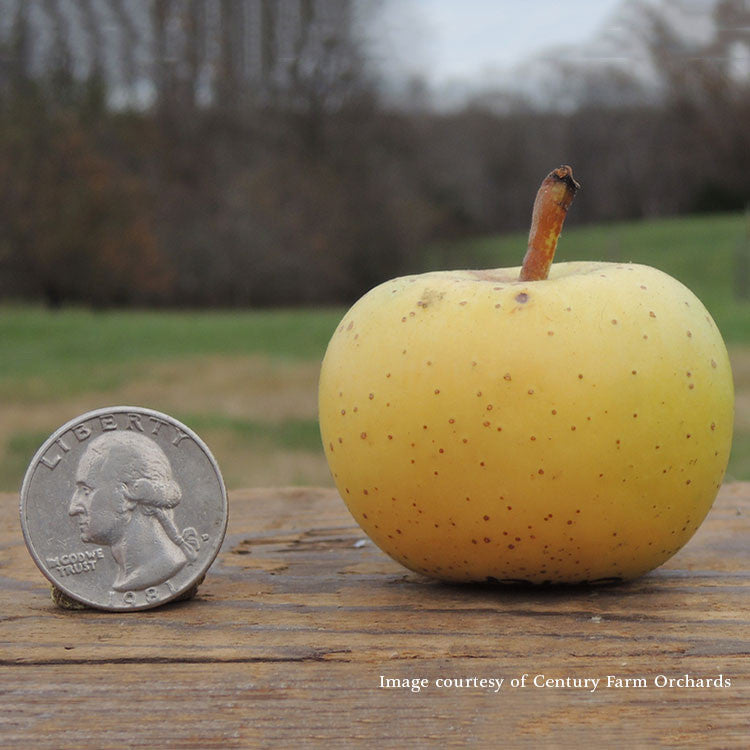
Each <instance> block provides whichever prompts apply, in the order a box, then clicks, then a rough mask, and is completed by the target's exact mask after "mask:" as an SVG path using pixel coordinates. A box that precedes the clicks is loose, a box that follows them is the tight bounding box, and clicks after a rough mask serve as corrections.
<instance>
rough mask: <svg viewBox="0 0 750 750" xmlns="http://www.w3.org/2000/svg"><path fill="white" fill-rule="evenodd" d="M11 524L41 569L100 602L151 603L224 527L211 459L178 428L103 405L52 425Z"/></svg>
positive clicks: (143, 412) (180, 578)
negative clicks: (17, 525)
mask: <svg viewBox="0 0 750 750" xmlns="http://www.w3.org/2000/svg"><path fill="white" fill-rule="evenodd" d="M20 509H21V526H22V528H23V534H24V538H25V540H26V546H27V547H28V549H29V552H30V553H31V555H32V557H33V558H34V560H35V562H36V564H37V565H38V566H39V569H40V570H41V571H42V573H43V574H44V575H45V576H46V577H47V578H48V579H49V580H50V582H51V583H52V584H53V586H55V587H56V588H58V589H59V590H60V591H62V592H63V593H64V594H67V595H68V596H69V597H71V598H72V599H75V600H76V601H79V602H82V603H83V604H87V605H89V606H90V607H95V608H97V609H104V610H115V611H122V610H140V609H148V608H151V607H156V606H158V605H160V604H164V603H166V602H169V601H171V600H172V599H176V598H177V597H179V596H180V595H181V594H184V593H185V592H186V591H188V590H189V589H190V588H191V587H192V586H193V585H195V583H196V581H198V580H199V579H200V578H201V576H203V575H204V573H205V572H206V570H207V569H208V567H209V566H210V565H211V563H212V562H213V560H214V558H215V557H216V555H217V554H218V552H219V548H220V546H221V543H222V541H223V539H224V534H225V532H226V527H227V495H226V489H225V487H224V481H223V479H222V476H221V472H220V471H219V467H218V464H217V463H216V460H215V459H214V457H213V456H212V455H211V452H210V451H209V449H208V448H207V446H206V445H205V443H204V442H203V441H202V440H201V439H200V438H199V437H198V436H197V435H196V434H195V433H194V432H193V431H192V430H191V429H189V428H188V427H186V426H185V425H184V424H182V423H181V422H178V421H177V420H176V419H173V418H172V417H170V416H168V415H166V414H162V413H160V412H158V411H153V410H151V409H144V408H140V407H132V406H113V407H108V408H104V409H97V410H95V411H91V412H88V413H86V414H82V415H81V416H80V417H77V418H76V419H73V420H71V421H70V422H68V423H67V424H65V425H63V426H62V427H60V428H59V429H58V430H56V431H55V432H54V433H53V434H52V435H50V437H49V438H48V439H47V440H46V441H45V443H44V444H43V445H42V447H41V448H40V449H39V451H38V452H37V453H36V455H35V456H34V458H33V459H32V461H31V464H30V465H29V468H28V470H27V472H26V476H25V478H24V480H23V485H22V487H21V508H20Z"/></svg>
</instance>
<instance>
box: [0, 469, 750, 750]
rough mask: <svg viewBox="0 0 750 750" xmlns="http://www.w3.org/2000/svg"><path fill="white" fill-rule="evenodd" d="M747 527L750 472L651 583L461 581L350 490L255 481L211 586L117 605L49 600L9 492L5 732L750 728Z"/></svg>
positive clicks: (608, 741) (533, 741) (274, 736)
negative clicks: (126, 609)
mask: <svg viewBox="0 0 750 750" xmlns="http://www.w3.org/2000/svg"><path fill="white" fill-rule="evenodd" d="M749 532H750V483H744V484H740V483H737V484H731V485H727V486H725V487H724V488H723V489H722V491H721V494H720V496H719V498H718V500H717V502H716V504H715V506H714V508H713V510H712V511H711V513H710V515H709V517H708V519H707V520H706V522H705V523H704V525H703V526H702V527H701V529H700V530H699V531H698V533H697V534H696V536H695V537H694V538H693V540H692V541H691V542H690V543H689V544H688V545H687V547H686V548H685V549H684V550H683V551H682V552H680V553H679V554H678V555H676V556H675V557H674V558H673V559H672V560H671V561H670V562H669V563H667V564H666V565H664V566H663V567H662V568H660V569H659V570H657V571H656V572H654V573H652V574H650V575H648V576H646V577H644V578H642V579H640V580H638V581H635V582H633V583H628V584H622V585H619V586H612V587H600V588H587V587H580V588H573V589H513V588H492V587H477V586H475V587H459V586H448V585H442V584H439V583H434V582H430V581H427V580H426V579H421V578H419V577H418V576H416V575H414V574H412V573H410V572H408V571H407V570H405V569H403V568H401V567H400V566H399V565H398V564H396V563H395V562H393V561H391V560H390V559H389V558H388V557H386V556H385V555H384V554H383V553H381V552H380V551H379V550H378V549H377V548H375V547H374V546H373V545H372V544H370V543H369V542H366V543H364V542H363V541H362V540H363V539H364V535H363V534H362V532H361V531H360V529H359V528H358V527H357V526H356V525H355V524H354V522H353V521H352V519H351V517H350V516H349V514H348V512H347V510H346V508H345V507H344V505H343V503H342V502H341V501H340V499H339V498H338V496H337V495H336V494H335V492H333V491H331V490H322V489H285V490H247V491H237V492H234V493H230V521H229V529H228V533H227V538H226V541H225V543H224V546H223V548H222V551H221V553H220V556H219V557H218V558H217V560H216V562H215V563H214V565H213V567H212V568H211V569H210V571H209V574H208V577H207V578H206V581H205V583H204V584H203V586H202V587H201V588H200V591H199V594H198V597H197V598H196V599H194V600H192V601H188V602H182V603H177V604H171V605H167V606H165V607H162V608H160V609H156V610H149V611H145V612H136V613H127V614H113V613H106V612H99V611H94V610H87V611H77V612H75V611H65V610H61V609H58V608H56V607H55V606H54V605H53V604H52V602H51V601H50V595H49V587H48V585H47V583H46V580H45V579H44V578H43V577H42V575H41V574H40V573H39V572H38V570H37V569H36V567H35V566H34V563H33V562H32V560H31V558H30V556H29V554H28V553H27V551H26V548H25V546H24V543H23V539H22V535H21V530H20V526H19V522H18V518H17V499H16V498H15V497H14V496H12V495H0V605H1V607H2V608H1V609H0V628H1V630H0V642H1V648H2V652H1V654H0V686H1V687H0V690H1V691H2V702H1V703H0V707H1V708H0V745H2V747H32V748H47V747H49V748H76V749H77V750H81V749H83V748H109V747H112V748H114V747H118V748H119V747H144V748H161V747H195V748H213V747H221V748H227V747H229V748H233V747H256V746H260V747H294V746H300V745H302V746H304V747H311V746H313V747H315V746H326V747H337V746H340V747H345V746H346V747H351V746H360V745H361V746H368V747H393V748H406V747H412V746H413V747H425V746H435V747H438V746H439V747H452V746H462V745H472V746H475V747H500V746H507V747H517V746H528V747H568V746H580V744H581V743H582V742H585V741H589V742H591V741H593V740H597V741H599V742H601V744H602V745H606V746H610V747H616V746H619V744H618V743H622V745H623V746H625V745H627V746H628V747H676V748H682V747H687V746H695V747H701V748H708V747H722V748H734V747H737V748H739V747H747V746H748V743H750V718H749V716H750V713H749V708H750V700H749V698H750V681H749V677H750V665H749V664H748V662H749V659H750V656H749V655H750V627H749V626H748V620H749V615H750V566H749V565H748V551H749V549H750V533H749ZM522 675H527V677H526V678H525V686H523V687H521V686H518V687H513V686H511V680H513V679H518V680H520V679H521V676H522ZM541 675H543V677H540V676H541ZM608 675H611V676H614V677H616V678H618V679H620V680H622V681H623V682H622V683H621V684H622V685H626V684H627V683H626V682H625V680H631V681H632V682H631V684H630V686H628V687H615V686H614V685H611V686H609V687H607V686H606V685H605V684H604V683H605V682H606V678H607V676H608ZM660 675H663V676H664V677H665V678H669V677H672V678H681V679H682V680H683V681H684V680H685V679H686V678H685V675H688V676H689V679H691V680H696V679H698V678H703V679H708V678H711V679H718V678H719V675H722V678H721V679H722V681H723V684H724V687H718V686H711V687H706V686H704V687H677V686H673V687H671V688H670V687H657V686H655V684H654V683H655V680H660V679H661V678H660V677H659V676H660ZM597 677H598V678H600V680H601V682H600V683H599V684H598V687H597V689H596V690H594V691H593V692H592V691H591V689H590V685H591V684H592V683H589V687H588V688H575V687H562V686H560V685H559V684H558V685H556V684H555V683H554V682H553V683H551V684H550V686H538V683H539V682H540V681H546V680H549V679H553V680H555V679H559V680H565V679H566V678H571V679H574V678H581V679H583V678H589V679H590V680H591V679H593V678H597ZM419 678H424V679H426V680H428V681H429V685H428V686H427V687H425V688H424V689H421V690H420V691H419V692H416V691H412V690H411V689H408V688H381V687H380V684H381V679H383V680H385V679H399V680H401V679H408V680H416V679H419ZM461 678H462V679H463V680H464V681H468V683H465V686H464V687H454V686H452V685H451V686H450V687H446V686H442V685H443V683H439V685H441V686H438V683H437V682H436V681H438V680H457V679H461ZM499 678H503V679H504V683H503V685H502V687H501V689H500V690H499V691H498V692H495V684H494V683H488V682H485V683H484V686H482V683H481V680H482V679H484V680H490V679H499ZM641 679H642V680H643V681H644V683H639V682H635V680H641ZM475 680H476V685H475ZM535 680H536V682H537V685H536V686H535V685H534V681H535ZM729 682H731V685H727V683H729ZM466 684H468V686H466ZM642 685H645V686H642Z"/></svg>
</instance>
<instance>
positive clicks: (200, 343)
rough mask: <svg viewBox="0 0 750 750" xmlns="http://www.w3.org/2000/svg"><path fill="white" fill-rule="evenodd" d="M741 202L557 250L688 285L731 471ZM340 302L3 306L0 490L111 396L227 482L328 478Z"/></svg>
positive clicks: (739, 359)
mask: <svg viewBox="0 0 750 750" xmlns="http://www.w3.org/2000/svg"><path fill="white" fill-rule="evenodd" d="M745 232H746V220H745V217H744V216H743V215H741V214H727V215H713V216H700V217H690V218H681V219H666V220H660V221H649V222H640V223H622V224H612V225H609V226H596V227H583V228H568V229H566V230H565V232H564V233H563V236H562V238H561V241H560V245H559V248H558V260H587V259H605V260H617V261H634V262H639V263H647V264H649V265H653V266H656V267H658V268H661V269H663V270H664V271H666V272H667V273H670V274H671V275H673V276H675V277H676V278H678V279H680V280H681V281H682V282H683V283H685V284H686V285H687V286H688V287H690V288H691V289H692V290H693V291H694V292H695V293H696V294H697V295H698V296H699V297H700V298H701V299H702V300H703V302H704V303H705V304H706V306H707V307H708V309H709V311H710V312H711V313H712V315H713V316H714V318H715V320H716V322H717V324H718V325H719V328H720V329H721V330H722V332H723V334H724V336H725V339H726V340H727V343H728V344H729V347H730V352H731V354H732V359H733V366H734V372H735V383H736V388H737V396H738V398H737V417H738V419H737V428H736V431H735V443H734V449H733V454H732V460H731V462H730V467H729V472H728V476H729V477H730V478H733V479H750V300H739V299H737V298H736V296H735V295H734V290H735V288H736V273H735V272H736V269H737V268H738V262H737V255H738V248H739V247H740V246H741V243H742V242H743V241H744V242H747V239H746V235H745ZM525 245H526V237H525V235H524V234H515V235H509V236H504V237H499V238H498V237H486V238H479V239H474V240H468V241H464V242H460V243H453V244H451V245H445V246H440V245H436V246H433V247H431V248H429V249H428V251H427V253H426V261H425V267H429V268H431V269H435V268H441V267H476V268H486V267H501V266H515V265H519V264H520V261H521V259H522V256H523V253H524V251H525ZM342 313H343V310H342V309H321V310H310V309H300V310H262V311H222V312H184V311H178V312H175V311H154V312H149V311H109V312H92V311H88V310H82V309H66V310H63V311H60V312H50V311H48V310H45V309H43V308H41V307H30V306H14V305H6V306H4V307H2V306H0V489H3V490H15V489H17V488H18V485H19V483H20V481H21V477H22V475H23V471H24V469H25V467H26V465H27V463H28V461H29V460H30V458H31V456H32V455H33V453H34V452H35V450H36V448H37V447H38V446H39V444H40V442H41V441H42V440H43V439H44V438H45V437H46V436H47V435H48V434H49V433H50V432H51V431H52V430H53V429H54V428H56V427H58V426H59V425H60V424H62V423H63V422H64V421H67V420H68V419H71V418H73V417H75V416H76V415H77V414H79V413H81V412H83V411H88V410H90V409H95V408H98V407H101V406H105V405H108V404H115V403H133V404H138V405H143V406H149V407H151V408H155V409H159V410H161V411H166V412H168V413H170V414H173V415H174V416H175V417H177V418H178V419H182V420H183V421H184V422H185V423H186V424H188V425H190V426H191V427H193V428H194V429H196V430H197V431H198V432H199V433H200V434H201V435H202V437H204V439H205V440H206V442H207V443H208V444H209V445H211V446H212V449H213V451H214V453H215V454H216V456H217V459H218V460H219V463H220V464H221V465H222V468H223V470H224V474H225V477H226V479H227V483H228V484H229V486H230V487H232V486H241V485H245V486H249V485H254V486H260V485H265V484H276V485H281V484H325V483H330V477H329V475H328V472H327V468H326V466H325V460H324V458H323V455H322V450H321V449H320V445H319V437H318V431H317V423H316V398H315V391H316V385H317V373H318V367H319V364H320V361H321V358H322V356H323V354H324V352H325V347H326V344H327V342H328V339H329V337H330V335H331V333H332V332H333V330H334V328H335V326H336V324H337V323H338V321H339V320H340V318H341V315H342Z"/></svg>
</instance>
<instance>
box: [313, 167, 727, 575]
mask: <svg viewBox="0 0 750 750" xmlns="http://www.w3.org/2000/svg"><path fill="white" fill-rule="evenodd" d="M577 187H578V185H577V183H575V181H574V180H573V177H572V171H571V169H570V167H567V166H564V167H560V168H558V169H556V170H554V171H553V172H552V173H551V174H550V175H549V176H548V177H547V178H546V179H545V180H544V182H543V183H542V186H541V188H540V190H539V193H538V195H537V200H536V202H535V205H534V212H533V216H532V229H531V234H530V237H529V248H528V251H527V254H526V258H525V259H524V264H523V266H522V267H521V268H507V269H494V270H483V271H475V270H459V271H446V272H434V273H425V274H422V275H418V276H407V277H403V278H398V279H394V280H391V281H387V282H386V283H384V284H381V285H380V286H378V287H376V288H375V289H373V290H371V291H370V292H369V293H368V294H366V295H365V296H364V297H363V298H362V299H360V300H359V301H358V302H357V303H356V304H355V305H354V306H353V307H352V308H351V309H350V310H349V311H348V312H347V314H346V315H345V317H344V319H343V320H342V322H341V324H340V325H339V327H338V328H337V329H336V331H335V333H334V334H333V337H332V339H331V341H330V344H329V346H328V350H327V353H326V356H325V359H324V361H323V366H322V370H321V374H320V388H319V413H320V427H321V435H322V439H323V445H324V448H325V451H326V456H327V459H328V463H329V466H330V469H331V472H332V474H333V477H334V480H335V482H336V486H337V488H338V490H339V492H340V494H341V496H342V498H343V499H344V501H345V502H346V504H347V506H348V507H349V510H350V511H351V513H352V515H353V516H354V518H355V519H356V521H357V522H358V523H359V524H360V525H361V527H362V528H363V529H364V531H365V532H366V533H367V534H368V535H369V537H370V538H371V539H372V540H373V541H374V542H375V543H376V544H377V545H378V546H379V547H380V548H381V549H382V550H384V551H385V552H386V553H388V554H389V555H391V556H392V557H393V558H394V559H396V560H398V561H399V562H400V563H402V564H403V565H405V566H406V567H407V568H410V569H412V570H414V571H418V572H420V573H423V574H425V575H428V576H431V577H435V578H439V579H443V580H449V581H486V580H497V581H527V582H532V583H547V582H549V583H577V582H584V581H602V580H612V579H628V578H633V577H636V576H639V575H641V574H643V573H645V572H647V571H649V570H651V569H653V568H655V567H657V566H658V565H660V564H662V563H663V562H664V561H666V560H667V559H668V558H669V557H671V556H672V555H673V554H674V553H675V552H676V551H677V550H679V549H680V548H681V547H682V546H683V545H684V544H685V543H686V542H687V541H688V540H689V539H690V537H691V536H692V535H693V534H694V533H695V531H696V529H697V528H698V526H699V525H700V524H701V522H702V521H703V519H704V518H705V516H706V514H707V513H708V511H709V509H710V507H711V504H712V503H713V500H714V498H715V497H716V494H717V491H718V489H719V487H720V485H721V481H722V478H723V475H724V472H725V470H726V465H727V461H728V458H729V451H730V446H731V436H732V419H733V387H732V376H731V370H730V365H729V359H728V357H727V352H726V348H725V346H724V343H723V341H722V338H721V335H720V333H719V331H718V329H717V328H716V325H715V324H714V322H713V320H712V319H711V317H710V315H709V314H708V312H707V311H706V309H705V308H704V306H703V305H702V304H701V302H700V301H699V300H698V299H697V297H695V295H693V294H692V292H690V291H689V290H688V289H687V288H686V287H684V286H683V285H682V284H681V283H679V282H678V281H676V280H675V279H673V278H671V277H670V276H668V275H666V274H664V273H662V272H661V271H658V270H656V269H654V268H650V267H648V266H643V265H635V264H627V263H604V262H602V263H583V262H578V263H558V264H552V258H553V255H554V252H555V248H556V245H557V239H558V236H559V234H560V230H561V228H562V223H563V220H564V216H565V212H566V211H567V208H568V206H569V205H570V202H571V200H572V198H573V195H574V193H575V190H576V188H577Z"/></svg>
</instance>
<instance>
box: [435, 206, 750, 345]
mask: <svg viewBox="0 0 750 750" xmlns="http://www.w3.org/2000/svg"><path fill="white" fill-rule="evenodd" d="M749 222H750V218H748V217H746V216H745V215H744V214H742V213H730V214H711V215H706V216H690V217H680V218H671V219H655V220H651V221H643V222H623V223H613V224H601V225H597V226H590V227H575V228H571V227H569V228H566V229H564V230H563V233H562V235H561V237H560V241H559V244H558V248H557V255H556V260H558V261H572V260H609V261H625V262H633V263H643V264H645V265H649V266H654V267H655V268H659V269H660V270H662V271H664V272H666V273H668V274H670V275H671V276H674V278H676V279H678V280H679V281H681V282H682V283H683V284H685V285H686V286H687V287H688V288H689V289H691V290H692V291H693V292H694V293H695V294H696V295H697V296H698V297H699V299H700V300H701V301H702V302H703V304H704V305H705V306H706V307H707V308H708V310H709V312H710V313H711V315H712V316H713V318H714V320H715V321H716V324H717V325H718V326H719V329H720V330H721V332H722V334H723V336H724V338H725V340H726V341H727V343H729V344H749V343H750V298H748V299H745V300H742V301H741V300H738V299H737V298H736V295H735V290H736V289H737V287H738V278H737V272H738V271H739V270H741V261H740V259H739V255H740V252H741V251H742V252H744V254H745V258H746V266H745V269H746V274H748V275H750V236H748V232H750V224H749ZM526 240H527V234H526V233H519V234H511V235H505V236H503V237H499V238H498V237H496V236H490V237H480V238H477V239H471V240H466V241H463V242H457V243H452V244H450V245H436V246H434V247H432V248H430V257H431V262H432V265H433V266H434V267H443V268H448V267H459V266H461V267H468V268H474V267H476V268H493V267H496V268H501V267H507V266H519V265H521V261H522V260H523V255H524V253H525V251H526ZM746 280H747V289H748V290H749V291H750V276H746Z"/></svg>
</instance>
